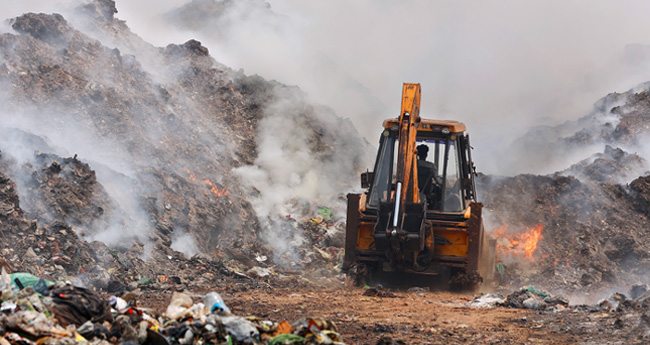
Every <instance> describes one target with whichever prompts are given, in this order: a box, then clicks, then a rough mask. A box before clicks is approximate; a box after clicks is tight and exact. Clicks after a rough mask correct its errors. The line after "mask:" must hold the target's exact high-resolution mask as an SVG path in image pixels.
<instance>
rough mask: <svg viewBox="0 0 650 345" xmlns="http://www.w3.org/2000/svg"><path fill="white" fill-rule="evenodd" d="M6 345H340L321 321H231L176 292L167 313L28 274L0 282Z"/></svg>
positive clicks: (223, 308)
mask: <svg viewBox="0 0 650 345" xmlns="http://www.w3.org/2000/svg"><path fill="white" fill-rule="evenodd" d="M0 290H1V291H2V305H1V310H2V315H0V342H2V343H3V344H7V343H11V344H23V345H24V344H61V343H65V344H76V343H87V342H91V343H94V344H126V343H130V344H156V345H164V344H195V343H205V344H222V343H223V344H343V340H342V338H341V335H340V334H339V333H338V331H337V327H336V324H334V323H333V322H331V321H329V320H326V319H323V318H303V319H300V320H297V321H295V322H293V323H289V322H288V321H286V320H281V321H279V322H276V321H271V320H264V319H262V318H258V317H255V316H251V315H248V316H246V317H243V316H238V315H234V314H233V313H232V312H231V311H230V309H229V308H228V306H227V304H226V302H225V301H224V300H223V299H222V298H221V296H220V295H219V294H218V293H216V292H211V293H208V294H206V295H205V296H203V298H202V301H201V302H197V303H195V302H194V301H193V299H192V297H191V296H189V295H187V294H184V293H179V292H175V293H174V294H173V295H172V298H171V301H170V303H169V305H168V306H167V309H166V311H165V312H164V313H162V314H159V313H157V312H156V311H155V310H153V309H150V308H146V306H141V305H139V303H138V300H137V298H136V296H135V295H134V294H131V293H126V294H120V296H115V295H113V296H110V297H106V296H103V295H99V294H97V293H95V292H93V291H92V290H89V289H86V288H82V287H77V286H74V285H70V284H63V283H59V282H52V281H49V280H46V279H44V278H38V277H36V276H34V275H31V274H28V273H14V274H11V275H8V274H7V273H6V272H5V270H4V268H3V269H2V275H1V276H0Z"/></svg>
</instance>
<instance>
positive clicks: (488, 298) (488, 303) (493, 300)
mask: <svg viewBox="0 0 650 345" xmlns="http://www.w3.org/2000/svg"><path fill="white" fill-rule="evenodd" d="M504 301H505V298H503V296H502V295H500V294H498V293H488V294H481V295H480V296H476V297H474V300H472V301H471V302H468V303H467V306H468V307H472V308H495V307H496V305H497V304H498V303H503V302H504Z"/></svg>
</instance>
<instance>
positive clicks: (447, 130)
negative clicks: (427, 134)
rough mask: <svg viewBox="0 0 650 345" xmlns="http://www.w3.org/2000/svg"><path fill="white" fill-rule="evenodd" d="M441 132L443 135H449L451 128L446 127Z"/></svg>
mask: <svg viewBox="0 0 650 345" xmlns="http://www.w3.org/2000/svg"><path fill="white" fill-rule="evenodd" d="M441 132H442V134H449V128H447V127H444V128H443V129H442V131H441Z"/></svg>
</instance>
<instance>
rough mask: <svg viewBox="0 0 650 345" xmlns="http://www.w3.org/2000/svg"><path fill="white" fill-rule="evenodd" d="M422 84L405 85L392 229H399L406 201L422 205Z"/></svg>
mask: <svg viewBox="0 0 650 345" xmlns="http://www.w3.org/2000/svg"><path fill="white" fill-rule="evenodd" d="M420 94H421V90H420V84H408V83H404V88H403V90H402V110H401V112H400V116H399V126H400V128H399V146H398V155H397V157H398V158H397V169H396V192H395V210H394V211H393V220H392V229H396V228H399V227H400V225H401V224H400V223H401V222H400V221H401V218H402V217H403V214H404V208H405V205H406V203H407V201H410V202H412V203H420V190H419V188H418V175H417V174H418V169H417V159H416V148H415V143H416V142H415V138H416V135H417V132H418V130H417V126H418V124H419V123H420Z"/></svg>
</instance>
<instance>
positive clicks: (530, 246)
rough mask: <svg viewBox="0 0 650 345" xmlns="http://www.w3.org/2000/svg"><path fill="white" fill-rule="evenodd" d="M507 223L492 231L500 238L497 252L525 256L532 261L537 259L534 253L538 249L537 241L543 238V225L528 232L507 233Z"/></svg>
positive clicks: (504, 254) (505, 254)
mask: <svg viewBox="0 0 650 345" xmlns="http://www.w3.org/2000/svg"><path fill="white" fill-rule="evenodd" d="M506 230H507V227H506V226H505V225H503V226H501V227H499V228H498V229H496V230H494V232H493V233H492V234H493V236H494V237H496V238H497V239H498V242H497V252H498V253H499V254H500V255H503V256H508V255H512V256H523V257H525V258H526V259H528V260H530V261H535V259H534V257H533V254H534V253H535V250H537V243H538V242H539V240H541V239H543V238H544V236H542V230H544V226H543V225H541V224H540V225H537V226H535V227H533V228H531V229H529V230H528V231H526V232H519V233H516V234H507V233H506Z"/></svg>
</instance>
